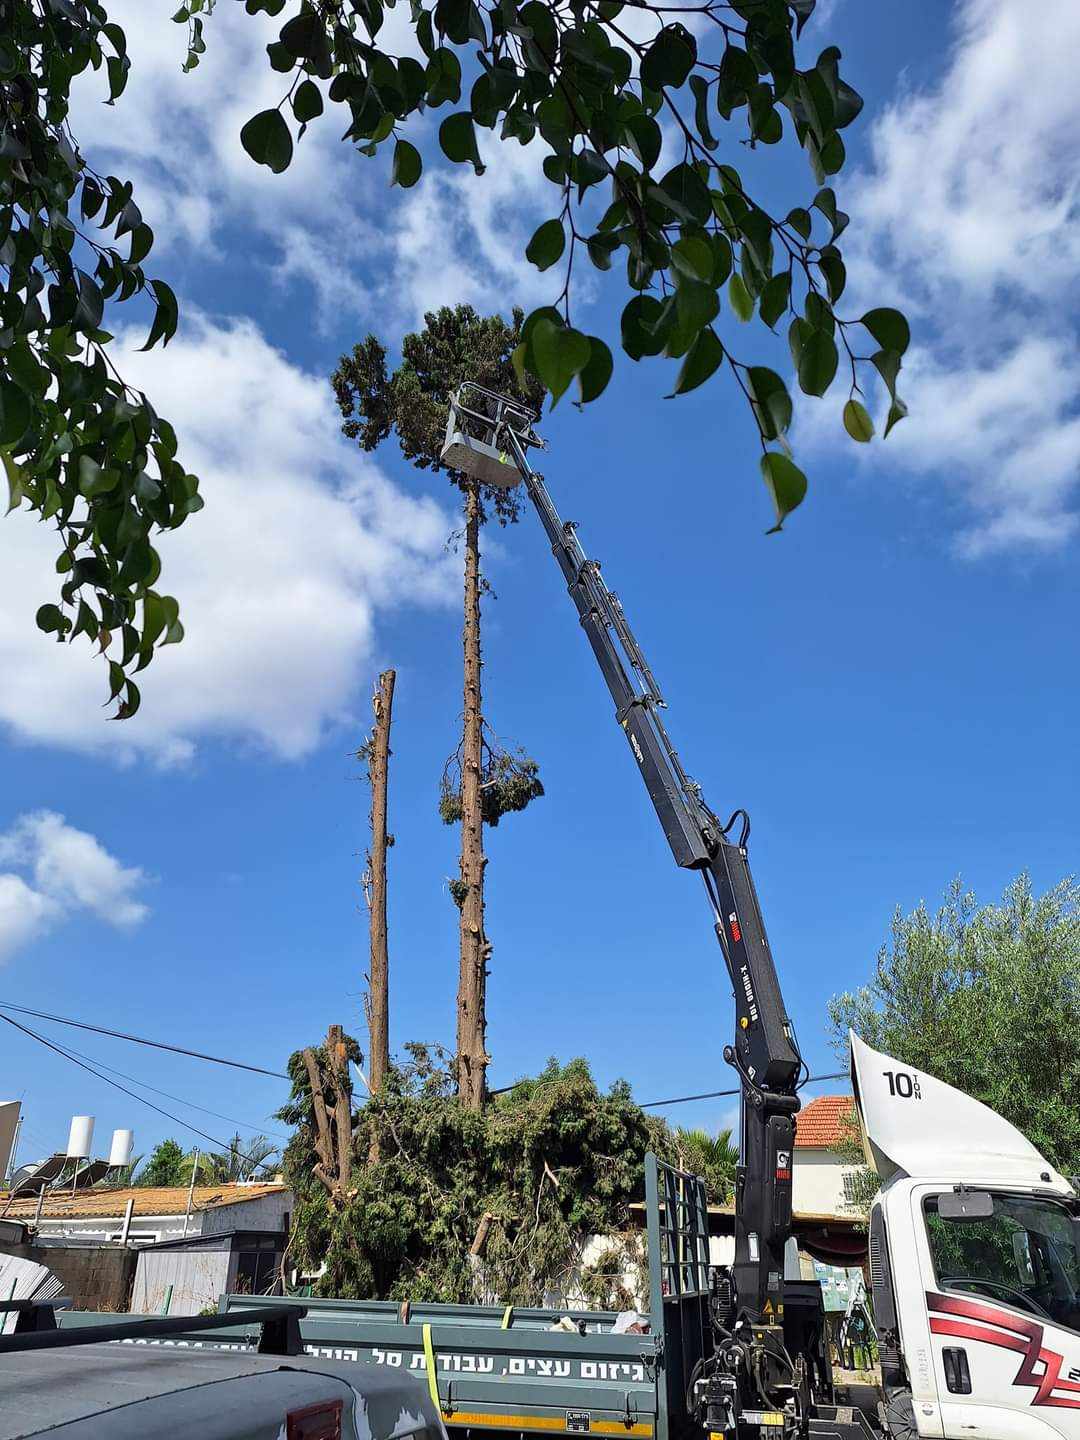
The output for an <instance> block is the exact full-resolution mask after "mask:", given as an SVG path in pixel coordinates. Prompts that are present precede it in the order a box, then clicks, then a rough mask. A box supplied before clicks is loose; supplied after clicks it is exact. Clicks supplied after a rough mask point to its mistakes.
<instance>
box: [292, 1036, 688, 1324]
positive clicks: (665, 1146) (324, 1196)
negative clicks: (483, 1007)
mask: <svg viewBox="0 0 1080 1440" xmlns="http://www.w3.org/2000/svg"><path fill="white" fill-rule="evenodd" d="M406 1050H407V1052H408V1056H409V1058H408V1060H407V1062H406V1063H405V1064H399V1065H397V1066H394V1067H392V1068H391V1071H390V1073H389V1076H388V1078H387V1082H386V1085H385V1086H384V1087H383V1089H382V1090H381V1091H380V1093H379V1095H378V1096H377V1097H375V1098H372V1099H370V1100H369V1101H368V1103H367V1104H366V1105H364V1106H363V1107H362V1108H361V1109H360V1110H359V1112H358V1115H357V1124H356V1128H355V1131H354V1165H355V1168H354V1172H353V1177H352V1183H351V1186H350V1191H349V1194H348V1195H347V1197H346V1198H345V1199H344V1200H343V1202H342V1203H341V1205H340V1206H339V1207H335V1206H334V1205H333V1204H332V1202H331V1200H330V1198H329V1195H328V1193H327V1191H326V1190H325V1188H324V1187H323V1186H321V1185H320V1184H319V1182H318V1181H317V1180H315V1179H314V1178H313V1175H312V1168H313V1166H314V1164H315V1159H316V1156H315V1148H314V1129H313V1124H312V1113H311V1096H310V1090H309V1087H308V1081H307V1077H306V1074H305V1072H304V1067H303V1064H302V1062H301V1060H300V1057H299V1056H298V1055H294V1056H293V1058H292V1060H291V1061H290V1066H289V1071H290V1075H291V1076H292V1079H293V1093H292V1098H291V1100H290V1102H289V1104H288V1105H287V1106H286V1107H285V1108H284V1109H283V1110H282V1111H281V1113H280V1116H279V1118H281V1119H282V1120H284V1121H286V1123H290V1124H293V1125H296V1126H297V1130H296V1133H295V1135H294V1137H293V1140H292V1141H291V1143H290V1144H289V1147H288V1149H287V1150H286V1153H285V1176H286V1180H287V1181H288V1183H289V1184H290V1185H291V1186H293V1188H294V1189H295V1192H296V1196H297V1199H296V1207H295V1210H294V1212H293V1234H292V1240H291V1243H290V1252H289V1256H288V1260H287V1263H288V1265H289V1266H290V1267H293V1266H295V1267H296V1268H298V1269H299V1270H300V1271H302V1272H309V1273H311V1272H314V1271H316V1270H318V1269H319V1267H320V1265H322V1264H323V1263H324V1262H325V1267H326V1268H325V1270H324V1271H323V1272H322V1274H321V1275H320V1276H319V1279H318V1280H317V1282H316V1290H317V1293H319V1294H321V1295H332V1296H339V1297H353V1298H367V1297H370V1298H375V1299H411V1300H415V1301H421V1300H441V1301H458V1302H469V1301H475V1300H479V1299H485V1300H489V1301H498V1302H500V1303H503V1304H521V1305H523V1304H539V1303H541V1302H542V1300H543V1297H544V1294H545V1292H547V1291H549V1290H557V1291H560V1292H562V1291H565V1290H567V1288H568V1287H572V1286H573V1285H574V1282H575V1278H578V1279H580V1276H581V1270H582V1263H581V1262H582V1251H583V1246H584V1244H585V1242H586V1241H587V1239H588V1237H589V1236H591V1235H596V1234H600V1235H618V1234H619V1233H620V1232H623V1231H625V1230H627V1228H628V1226H629V1223H630V1208H629V1207H630V1205H631V1203H632V1202H634V1201H640V1200H642V1199H643V1198H644V1157H645V1154H646V1151H648V1150H653V1151H654V1152H656V1153H657V1154H658V1155H660V1156H661V1158H665V1159H669V1160H672V1161H674V1160H676V1159H677V1154H676V1147H675V1143H674V1137H673V1136H672V1134H671V1132H670V1131H669V1129H668V1127H667V1125H666V1124H665V1123H664V1122H663V1121H662V1120H660V1119H658V1118H656V1117H654V1116H650V1115H647V1114H646V1113H645V1111H643V1110H642V1109H641V1107H640V1106H638V1105H636V1104H635V1103H634V1101H633V1100H632V1099H631V1096H630V1089H629V1086H628V1085H627V1084H626V1083H625V1082H624V1081H617V1082H616V1083H615V1084H614V1085H612V1087H611V1088H610V1090H608V1091H607V1092H606V1093H602V1092H601V1091H600V1090H599V1089H598V1087H597V1085H596V1083H595V1081H594V1080H593V1078H592V1075H591V1073H590V1071H589V1067H588V1064H587V1063H586V1062H585V1061H584V1060H581V1059H578V1060H572V1061H570V1062H569V1064H567V1065H559V1063H558V1062H557V1061H555V1060H551V1061H550V1062H549V1063H548V1065H547V1066H546V1068H545V1069H544V1071H543V1072H542V1073H541V1074H540V1075H539V1076H537V1077H536V1078H535V1079H529V1080H522V1081H520V1082H519V1083H518V1084H517V1085H516V1086H514V1088H513V1089H512V1090H510V1091H508V1092H507V1093H505V1094H502V1095H497V1096H494V1097H492V1098H491V1099H490V1100H489V1102H488V1104H487V1105H486V1106H485V1107H484V1109H483V1111H481V1112H480V1113H479V1114H476V1113H473V1112H471V1111H470V1110H468V1109H467V1108H466V1107H465V1106H463V1105H462V1104H461V1103H460V1101H458V1100H457V1099H456V1098H455V1097H454V1095H453V1082H452V1075H451V1071H450V1068H449V1065H448V1063H447V1060H448V1057H447V1056H446V1055H445V1053H444V1052H442V1051H441V1050H440V1049H438V1047H432V1046H423V1045H411V1046H407V1047H406ZM373 1138H374V1139H376V1140H377V1158H375V1159H373V1158H372V1155H373V1151H372V1140H373ZM478 1237H479V1239H478ZM474 1248H475V1249H476V1250H477V1251H478V1253H477V1254H475V1255H471V1254H470V1251H472V1250H473V1249H474Z"/></svg>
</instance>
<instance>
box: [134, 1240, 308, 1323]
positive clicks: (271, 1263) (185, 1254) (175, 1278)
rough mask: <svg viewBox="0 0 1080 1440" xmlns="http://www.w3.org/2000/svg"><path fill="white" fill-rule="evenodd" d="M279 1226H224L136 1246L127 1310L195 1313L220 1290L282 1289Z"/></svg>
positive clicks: (253, 1292)
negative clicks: (217, 1230) (211, 1232)
mask: <svg viewBox="0 0 1080 1440" xmlns="http://www.w3.org/2000/svg"><path fill="white" fill-rule="evenodd" d="M285 1240H286V1236H285V1233H284V1232H283V1231H281V1230H225V1231H222V1232H220V1233H219V1234H216V1235H195V1236H192V1237H191V1239H188V1240H163V1241H162V1242H161V1243H160V1244H159V1245H147V1246H144V1247H143V1248H142V1249H141V1250H140V1251H139V1258H138V1265H137V1267H136V1270H135V1285H134V1287H133V1289H132V1292H131V1309H132V1312H133V1313H134V1314H137V1315H158V1314H160V1315H197V1314H198V1313H199V1312H200V1311H201V1310H205V1309H206V1308H207V1307H208V1306H209V1307H216V1306H217V1300H218V1296H219V1295H224V1294H226V1293H229V1294H240V1295H277V1294H280V1293H281V1256H282V1253H283V1251H284V1249H285Z"/></svg>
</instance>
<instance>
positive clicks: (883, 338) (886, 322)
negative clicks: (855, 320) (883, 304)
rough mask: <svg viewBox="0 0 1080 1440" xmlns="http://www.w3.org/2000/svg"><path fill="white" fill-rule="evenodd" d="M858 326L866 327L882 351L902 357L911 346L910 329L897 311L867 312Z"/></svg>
mask: <svg viewBox="0 0 1080 1440" xmlns="http://www.w3.org/2000/svg"><path fill="white" fill-rule="evenodd" d="M860 324H862V325H865V326H866V328H867V330H869V331H870V334H871V335H872V336H873V337H874V339H875V340H876V341H877V342H878V344H879V345H880V346H881V348H882V349H883V350H895V351H896V353H897V354H898V355H903V353H904V351H905V350H906V349H907V348H908V346H909V345H910V344H911V329H910V327H909V325H908V322H907V321H906V320H905V319H904V317H903V315H901V314H900V311H899V310H887V309H882V310H868V311H867V312H866V314H865V315H864V316H863V317H862V320H861V321H860Z"/></svg>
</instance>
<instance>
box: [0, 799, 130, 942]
mask: <svg viewBox="0 0 1080 1440" xmlns="http://www.w3.org/2000/svg"><path fill="white" fill-rule="evenodd" d="M0 864H4V865H9V866H13V867H15V869H13V870H9V871H5V872H2V873H0V959H5V958H7V957H8V956H9V955H11V954H12V953H13V952H14V951H15V950H17V949H19V948H21V947H22V946H24V945H25V944H27V943H28V942H29V941H30V940H33V939H35V938H37V936H39V935H41V934H43V933H44V932H45V931H46V930H48V929H49V928H51V927H52V926H53V925H55V924H57V923H58V922H59V921H61V920H62V919H64V918H66V917H69V916H71V915H72V914H74V913H75V912H77V911H88V912H89V913H90V914H92V915H96V916H97V918H98V919H99V920H104V921H105V922H106V923H107V924H109V925H114V926H116V927H117V928H119V929H131V928H132V927H134V926H136V925H138V924H139V923H140V922H141V921H143V920H144V919H145V918H146V916H147V915H148V914H149V913H150V912H149V908H148V907H147V905H146V904H145V903H144V902H143V901H142V900H141V899H139V898H138V897H139V891H140V890H141V889H142V888H143V887H144V885H145V884H146V876H145V875H144V874H143V872H142V871H141V870H139V869H137V868H133V867H127V866H124V865H122V864H121V863H120V861H119V860H117V859H116V857H115V856H113V855H110V854H109V852H108V851H107V850H106V849H105V847H104V846H103V845H102V844H101V842H100V841H99V840H97V839H96V838H95V837H94V836H93V835H91V834H89V833H88V832H87V831H85V830H77V829H76V828H75V827H74V826H72V825H69V824H68V823H67V821H66V820H65V819H64V817H63V816H62V815H58V814H56V812H55V811H52V810H37V811H34V812H33V813H31V814H27V815H20V816H19V817H18V819H17V820H16V821H15V823H14V824H13V825H12V827H11V829H10V830H8V831H6V832H4V833H0ZM17 870H23V871H24V872H26V874H28V875H29V876H30V878H31V880H32V881H33V884H32V885H30V884H27V882H26V881H25V880H24V879H23V878H22V876H21V875H19V874H18V873H16V871H17Z"/></svg>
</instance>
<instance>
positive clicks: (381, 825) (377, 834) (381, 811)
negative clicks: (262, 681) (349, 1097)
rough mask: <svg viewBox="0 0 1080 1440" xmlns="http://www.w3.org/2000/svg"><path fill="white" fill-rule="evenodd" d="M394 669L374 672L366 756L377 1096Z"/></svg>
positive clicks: (382, 1045)
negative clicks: (372, 719)
mask: <svg viewBox="0 0 1080 1440" xmlns="http://www.w3.org/2000/svg"><path fill="white" fill-rule="evenodd" d="M396 678H397V677H396V674H395V672H394V671H393V670H384V671H383V673H382V674H381V675H380V676H379V688H378V689H377V690H376V692H375V696H374V698H373V700H372V702H371V703H372V708H373V710H374V711H375V730H374V733H373V735H372V743H371V750H370V752H369V755H368V775H369V777H370V779H371V850H370V851H369V853H368V874H369V876H370V886H371V889H370V902H369V903H370V907H371V915H370V931H371V960H370V969H369V972H368V1007H367V1010H368V1063H369V1078H370V1083H371V1091H372V1094H374V1095H377V1094H378V1093H379V1091H380V1089H381V1088H382V1085H383V1082H384V1081H385V1079H386V1072H387V1069H388V1068H389V1065H390V989H389V968H390V957H389V947H388V942H387V932H386V848H387V834H386V793H387V782H388V777H389V765H390V718H391V713H392V710H393V705H394V681H395V679H396Z"/></svg>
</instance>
